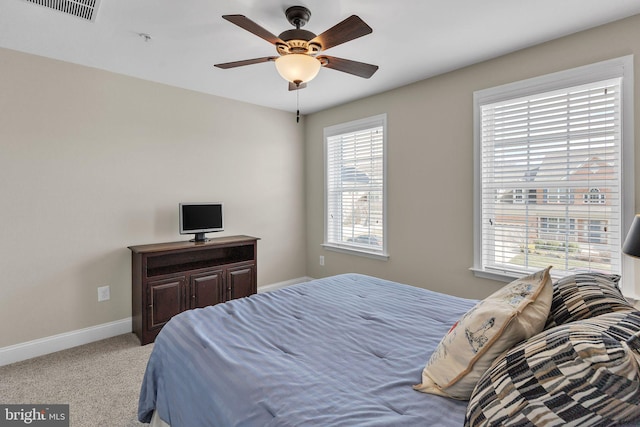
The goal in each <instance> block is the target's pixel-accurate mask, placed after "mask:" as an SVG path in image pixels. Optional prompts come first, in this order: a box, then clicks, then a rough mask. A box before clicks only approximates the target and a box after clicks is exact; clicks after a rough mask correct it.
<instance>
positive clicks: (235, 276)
mask: <svg viewBox="0 0 640 427" xmlns="http://www.w3.org/2000/svg"><path fill="white" fill-rule="evenodd" d="M255 277H256V274H255V265H247V266H242V267H233V268H229V269H228V270H227V300H230V299H235V298H242V297H248V296H249V295H253V294H255V293H256V281H255Z"/></svg>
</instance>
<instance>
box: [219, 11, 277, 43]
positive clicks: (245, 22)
mask: <svg viewBox="0 0 640 427" xmlns="http://www.w3.org/2000/svg"><path fill="white" fill-rule="evenodd" d="M222 18H224V19H226V20H227V21H229V22H231V23H232V24H236V25H237V26H238V27H240V28H243V29H245V30H247V31H249V32H250V33H253V34H255V35H256V36H258V37H260V38H262V39H265V40H266V41H268V42H269V43H271V44H274V45H275V44H277V43H281V44H285V43H284V42H283V41H282V40H280V38H279V37H278V36H276V35H274V34H271V33H270V32H269V31H267V30H265V29H264V28H263V27H261V26H260V25H258V24H256V23H255V22H253V21H252V20H251V19H249V18H247V17H246V16H244V15H222Z"/></svg>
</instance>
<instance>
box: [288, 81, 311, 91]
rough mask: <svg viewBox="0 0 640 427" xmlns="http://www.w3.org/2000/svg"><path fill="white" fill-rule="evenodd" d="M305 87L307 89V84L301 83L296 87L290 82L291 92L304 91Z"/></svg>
mask: <svg viewBox="0 0 640 427" xmlns="http://www.w3.org/2000/svg"><path fill="white" fill-rule="evenodd" d="M305 87H307V84H306V83H300V84H299V85H296V84H295V83H292V82H289V90H299V89H304V88H305Z"/></svg>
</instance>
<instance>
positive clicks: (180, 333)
mask: <svg viewBox="0 0 640 427" xmlns="http://www.w3.org/2000/svg"><path fill="white" fill-rule="evenodd" d="M475 303H476V301H474V300H469V299H463V298H456V297H451V296H447V295H443V294H439V293H436V292H431V291H428V290H425V289H421V288H417V287H413V286H408V285H403V284H399V283H395V282H390V281H387V280H382V279H379V278H374V277H368V276H363V275H359V274H345V275H339V276H334V277H331V278H326V279H320V280H314V281H310V282H306V283H302V284H298V285H294V286H290V287H287V288H284V289H280V290H277V291H273V292H267V293H261V294H257V295H253V296H251V297H248V298H242V299H238V300H233V301H229V302H227V303H224V304H219V305H216V306H211V307H207V308H204V309H197V310H190V311H187V312H184V313H182V314H180V315H178V316H176V317H174V318H173V319H172V320H171V321H170V322H169V323H168V324H167V325H165V326H164V328H163V329H162V331H161V333H160V334H159V335H158V337H157V338H156V341H155V344H154V349H153V352H152V354H151V357H150V360H149V363H148V367H147V371H146V374H145V378H144V382H143V385H142V390H141V395H140V402H139V412H138V416H139V420H140V421H142V422H149V421H150V420H151V418H152V415H153V414H154V412H156V418H160V419H161V420H162V421H163V422H164V423H166V424H169V425H171V426H172V427H180V426H189V427H197V426H220V427H222V426H225V427H227V426H260V427H266V426H329V425H330V426H350V427H351V426H355V425H358V426H372V427H374V426H381V427H382V426H384V427H388V426H411V427H413V426H418V425H438V426H457V427H459V426H461V425H463V423H464V417H465V409H466V405H467V402H465V401H456V400H452V399H447V398H445V397H440V396H434V395H427V394H424V393H420V392H417V391H415V390H413V389H412V386H413V385H414V384H416V383H418V382H420V373H421V371H422V368H423V367H424V364H425V362H426V360H427V359H428V357H429V354H430V352H432V351H433V349H434V348H435V347H436V345H437V344H438V342H439V341H440V340H441V338H442V336H443V335H444V334H445V333H446V332H447V330H448V329H449V328H450V327H451V325H452V324H453V323H454V322H455V321H456V320H457V319H458V318H459V317H460V316H461V315H462V314H464V313H465V312H466V311H467V310H469V308H471V307H472V306H473V305H474V304H475ZM194 373H195V375H194Z"/></svg>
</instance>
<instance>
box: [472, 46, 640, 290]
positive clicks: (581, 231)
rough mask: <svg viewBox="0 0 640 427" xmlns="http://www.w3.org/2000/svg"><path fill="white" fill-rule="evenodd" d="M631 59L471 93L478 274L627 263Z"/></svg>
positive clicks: (609, 268)
mask: <svg viewBox="0 0 640 427" xmlns="http://www.w3.org/2000/svg"><path fill="white" fill-rule="evenodd" d="M632 67H633V58H632V57H630V56H629V57H624V58H619V59H614V60H610V61H605V62H602V63H598V64H594V65H590V66H586V67H581V68H577V69H574V70H569V71H565V72H561V73H555V74H552V75H549V76H544V77H540V78H535V79H530V80H527V81H523V82H518V83H513V84H509V85H505V86H501V87H497V88H492V89H487V90H483V91H479V92H476V93H475V94H474V115H475V118H474V120H475V122H474V125H475V130H474V133H475V142H474V143H475V190H474V197H475V208H474V209H475V212H474V218H475V219H474V223H475V226H474V228H475V230H474V233H475V236H474V267H473V270H474V271H475V272H476V274H477V275H479V276H482V277H490V278H493V279H505V280H508V279H511V278H513V277H518V276H521V275H523V274H527V273H529V272H532V271H536V270H539V269H541V268H544V267H546V266H549V265H553V266H554V269H553V270H552V273H554V275H555V276H563V275H566V274H571V273H575V272H579V271H600V272H605V273H617V274H621V273H622V269H623V264H624V268H625V271H627V269H629V270H630V269H631V266H632V264H630V262H629V261H626V260H625V259H624V258H623V256H622V254H621V250H620V248H621V246H622V242H623V239H624V237H625V234H626V231H627V230H628V229H629V225H630V224H631V220H632V219H633V216H634V202H633V200H632V198H633V193H634V191H633V173H634V172H633V170H634V169H633V117H632V116H631V117H629V116H628V114H632V110H633V104H632V95H633V94H632V90H631V89H632V84H631V83H630V82H632V79H633V69H632ZM623 188H624V192H623ZM538 194H539V195H540V196H539V197H538V196H536V195H538ZM623 195H624V197H623ZM574 196H575V197H574ZM626 258H628V257H626ZM630 277H633V276H630Z"/></svg>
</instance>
